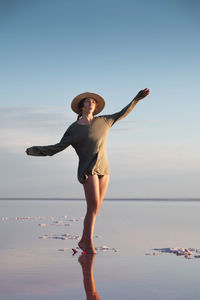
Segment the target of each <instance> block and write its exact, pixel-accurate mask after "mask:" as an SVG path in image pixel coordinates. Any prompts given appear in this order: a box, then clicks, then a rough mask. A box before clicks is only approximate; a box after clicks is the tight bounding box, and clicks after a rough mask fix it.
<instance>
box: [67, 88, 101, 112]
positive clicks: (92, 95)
mask: <svg viewBox="0 0 200 300" xmlns="http://www.w3.org/2000/svg"><path fill="white" fill-rule="evenodd" d="M85 98H92V99H94V100H95V101H96V102H97V106H96V109H95V111H94V113H93V115H97V114H98V113H100V112H101V111H102V110H103V109H104V106H105V100H104V99H103V98H102V97H101V96H99V95H98V94H95V93H90V92H86V93H82V94H80V95H77V96H76V97H75V98H74V99H73V100H72V103H71V108H72V110H73V111H74V112H75V113H76V114H79V113H80V109H79V107H78V105H79V103H80V102H81V100H83V99H85Z"/></svg>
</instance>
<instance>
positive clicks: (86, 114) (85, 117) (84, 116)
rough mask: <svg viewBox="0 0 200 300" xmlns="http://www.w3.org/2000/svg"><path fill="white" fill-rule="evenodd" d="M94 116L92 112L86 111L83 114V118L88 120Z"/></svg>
mask: <svg viewBox="0 0 200 300" xmlns="http://www.w3.org/2000/svg"><path fill="white" fill-rule="evenodd" d="M93 118H94V116H93V114H92V113H84V112H83V114H82V119H84V120H87V121H88V122H90V121H92V120H93Z"/></svg>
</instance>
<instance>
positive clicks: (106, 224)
mask: <svg viewBox="0 0 200 300" xmlns="http://www.w3.org/2000/svg"><path fill="white" fill-rule="evenodd" d="M199 209H200V202H167V201H166V202H158V201H155V202H154V201H150V202H149V201H134V202H130V201H124V200H121V201H116V202H115V201H110V202H109V201H105V202H104V203H103V206H102V209H101V211H100V215H99V216H98V218H97V222H96V227H95V233H94V242H95V247H96V249H97V255H94V256H93V255H83V254H81V251H80V250H78V249H77V250H78V252H77V253H76V254H75V255H73V251H72V248H76V247H77V243H78V240H79V238H80V235H81V230H82V222H83V217H84V213H85V203H84V201H62V200H56V201H48V200H43V201H42V200H40V201H39V200H37V201H34V200H27V201H26V200H23V201H20V200H13V201H12V200H9V201H6V200H1V201H0V239H1V244H0V265H1V268H0V290H1V299H4V300H7V299H9V300H18V299H20V300H22V299H27V298H28V299H34V300H39V299H43V300H45V299H86V295H87V297H88V299H101V300H105V299H154V300H155V299H194V298H197V297H198V296H199V294H200V287H199V284H198V282H199V267H200V258H199V257H198V256H200V254H199V252H200V250H199V249H200V236H199V228H200V218H199ZM181 249H182V250H181ZM185 249H187V250H188V251H190V252H191V254H190V255H186V254H187V251H186V252H185ZM176 251H177V252H176ZM178 251H179V253H178ZM181 251H182V252H181ZM198 251H199V252H198ZM187 256H188V257H187Z"/></svg>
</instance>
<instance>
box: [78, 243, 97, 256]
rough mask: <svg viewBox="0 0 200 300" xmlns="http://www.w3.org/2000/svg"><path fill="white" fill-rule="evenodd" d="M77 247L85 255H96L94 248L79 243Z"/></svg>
mask: <svg viewBox="0 0 200 300" xmlns="http://www.w3.org/2000/svg"><path fill="white" fill-rule="evenodd" d="M78 246H79V248H80V249H81V250H83V251H84V252H86V254H96V251H95V248H94V246H87V245H86V244H84V243H83V242H81V241H80V242H79V243H78Z"/></svg>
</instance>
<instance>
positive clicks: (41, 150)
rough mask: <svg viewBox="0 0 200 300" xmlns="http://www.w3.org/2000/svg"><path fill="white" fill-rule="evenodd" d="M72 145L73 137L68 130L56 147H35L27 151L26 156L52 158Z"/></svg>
mask: <svg viewBox="0 0 200 300" xmlns="http://www.w3.org/2000/svg"><path fill="white" fill-rule="evenodd" d="M70 144H71V135H70V133H69V129H68V130H67V131H66V132H65V134H64V135H63V137H62V139H61V140H60V142H59V143H57V144H55V145H49V146H33V147H30V148H27V149H26V154H27V155H33V156H47V155H48V156H52V155H54V154H56V153H58V152H60V151H62V150H64V149H65V148H67V147H68V146H69V145H70Z"/></svg>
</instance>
